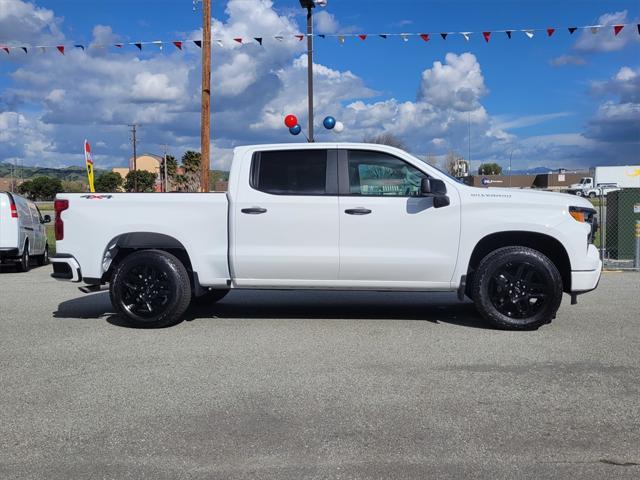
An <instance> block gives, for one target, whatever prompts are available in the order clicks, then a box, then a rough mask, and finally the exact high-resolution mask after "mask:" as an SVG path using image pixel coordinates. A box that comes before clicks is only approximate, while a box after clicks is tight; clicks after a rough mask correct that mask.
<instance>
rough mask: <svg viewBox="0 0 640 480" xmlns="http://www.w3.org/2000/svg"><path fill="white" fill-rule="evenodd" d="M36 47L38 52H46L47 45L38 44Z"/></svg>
mask: <svg viewBox="0 0 640 480" xmlns="http://www.w3.org/2000/svg"><path fill="white" fill-rule="evenodd" d="M38 48H39V49H40V52H42V53H44V52H46V51H47V47H44V46H40V47H38Z"/></svg>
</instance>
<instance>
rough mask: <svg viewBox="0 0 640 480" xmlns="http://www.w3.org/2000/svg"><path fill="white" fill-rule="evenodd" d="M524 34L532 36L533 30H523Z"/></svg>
mask: <svg viewBox="0 0 640 480" xmlns="http://www.w3.org/2000/svg"><path fill="white" fill-rule="evenodd" d="M524 34H525V35H526V36H527V37H529V38H533V30H525V31H524Z"/></svg>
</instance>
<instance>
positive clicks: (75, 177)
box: [0, 163, 108, 183]
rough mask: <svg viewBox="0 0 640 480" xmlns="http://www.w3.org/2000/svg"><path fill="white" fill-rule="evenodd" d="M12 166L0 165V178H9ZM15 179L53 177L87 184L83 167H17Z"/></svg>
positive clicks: (97, 171) (101, 171) (96, 172)
mask: <svg viewBox="0 0 640 480" xmlns="http://www.w3.org/2000/svg"><path fill="white" fill-rule="evenodd" d="M12 168H13V166H12V165H11V164H9V163H0V177H10V176H11V171H12ZM107 171H108V170H99V169H96V170H95V176H96V177H98V176H99V175H101V174H103V173H105V172H107ZM14 174H15V175H16V176H17V177H21V178H24V179H25V180H28V179H30V178H34V177H41V176H45V177H54V178H59V179H60V180H66V181H80V182H84V183H87V171H86V170H85V169H84V168H83V167H65V168H51V167H17V168H16V171H15V173H14Z"/></svg>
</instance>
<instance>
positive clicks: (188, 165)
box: [167, 150, 201, 192]
mask: <svg viewBox="0 0 640 480" xmlns="http://www.w3.org/2000/svg"><path fill="white" fill-rule="evenodd" d="M200 158H201V157H200V152H194V151H193V150H187V151H186V152H184V155H182V169H183V171H184V173H183V174H182V175H177V178H176V184H177V187H178V190H180V191H181V192H197V191H199V190H200ZM167 165H168V164H167Z"/></svg>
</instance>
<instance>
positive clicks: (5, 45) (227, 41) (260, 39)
mask: <svg viewBox="0 0 640 480" xmlns="http://www.w3.org/2000/svg"><path fill="white" fill-rule="evenodd" d="M629 25H635V26H636V28H637V30H638V35H640V24H633V23H619V24H615V25H584V26H575V27H549V28H525V29H504V30H483V31H478V32H475V31H459V32H416V33H409V32H403V33H339V34H338V33H335V34H325V33H322V34H303V33H296V34H291V35H286V36H285V35H274V36H253V37H229V38H220V37H218V36H215V35H214V38H213V39H212V40H211V43H212V44H215V45H218V46H220V47H224V46H225V45H233V44H235V45H236V46H238V45H242V46H248V45H258V46H263V45H264V42H265V40H269V39H273V40H274V41H278V42H284V41H285V40H288V39H291V40H292V41H295V40H297V41H298V42H301V41H302V40H304V39H305V38H307V37H309V36H312V37H317V38H320V39H327V38H335V39H337V40H338V42H339V43H340V44H344V43H346V41H347V39H349V38H358V39H360V40H361V41H363V42H364V41H366V40H368V39H369V37H378V38H381V39H383V40H387V39H388V38H389V37H399V38H400V39H401V40H402V41H403V42H408V41H409V39H410V38H411V37H418V38H420V39H422V40H424V42H429V40H430V39H431V37H432V36H440V37H441V38H442V40H443V41H446V40H447V38H448V37H449V35H453V34H457V35H460V36H462V38H463V39H464V40H465V41H467V42H469V41H470V40H471V38H472V36H475V34H480V35H481V38H483V39H484V40H485V42H486V43H489V41H490V40H491V35H492V34H493V33H505V34H506V36H507V38H508V39H512V38H513V32H522V34H524V35H525V36H526V37H528V38H533V37H534V36H535V34H536V33H538V32H543V33H544V34H546V36H547V37H552V36H557V35H554V34H556V33H557V32H558V31H559V30H561V29H562V30H566V31H568V32H569V35H573V34H574V33H575V32H576V31H577V30H588V31H590V32H591V33H592V34H594V35H596V34H598V33H599V32H600V31H602V30H603V29H604V28H610V29H611V30H610V31H611V32H612V33H613V36H614V37H617V36H618V35H619V34H620V32H621V31H622V30H623V29H624V27H626V26H629ZM190 43H193V45H194V46H195V47H197V48H202V40H200V39H187V40H168V41H165V40H152V41H138V42H129V43H122V42H118V43H110V44H96V43H91V44H89V45H83V44H79V43H72V44H52V45H29V44H22V43H18V42H11V41H5V42H2V43H0V50H2V51H4V52H5V53H6V54H10V53H11V51H12V50H22V51H23V52H24V53H25V54H28V53H29V51H30V50H32V49H34V48H36V49H40V51H42V52H46V51H47V49H56V50H57V51H58V52H59V53H60V54H62V55H64V54H65V47H69V48H74V49H77V50H82V51H83V52H84V51H85V49H91V48H109V47H115V48H119V49H123V48H124V47H125V46H131V47H136V48H137V49H138V50H140V51H142V50H143V47H144V46H146V45H154V46H156V47H158V48H159V49H160V50H163V47H164V46H165V45H173V46H174V47H175V49H177V50H180V51H182V50H185V49H186V47H187V45H189V44H190ZM191 48H193V47H191ZM5 56H6V55H5Z"/></svg>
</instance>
